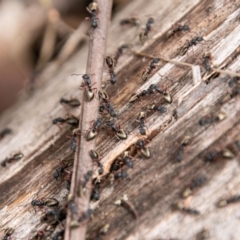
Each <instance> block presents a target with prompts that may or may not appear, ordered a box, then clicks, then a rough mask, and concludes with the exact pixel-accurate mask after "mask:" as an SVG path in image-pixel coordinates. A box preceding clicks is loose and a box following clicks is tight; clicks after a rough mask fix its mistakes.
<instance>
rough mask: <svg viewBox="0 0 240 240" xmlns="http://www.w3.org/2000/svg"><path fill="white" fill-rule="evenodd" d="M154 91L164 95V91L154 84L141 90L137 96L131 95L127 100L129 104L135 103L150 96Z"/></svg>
mask: <svg viewBox="0 0 240 240" xmlns="http://www.w3.org/2000/svg"><path fill="white" fill-rule="evenodd" d="M154 90H155V91H156V92H158V93H160V94H162V95H164V93H165V92H164V91H163V90H162V89H160V88H159V87H158V86H157V85H156V84H151V85H150V86H149V87H148V89H147V90H143V91H141V92H140V93H138V94H133V95H132V96H131V97H130V99H129V102H130V103H133V102H135V101H136V100H138V99H140V98H142V97H145V96H146V95H151V94H153V93H154Z"/></svg>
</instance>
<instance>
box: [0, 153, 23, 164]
mask: <svg viewBox="0 0 240 240" xmlns="http://www.w3.org/2000/svg"><path fill="white" fill-rule="evenodd" d="M23 157H24V155H23V154H22V153H15V154H14V155H13V156H12V157H9V158H5V159H4V160H3V161H2V162H1V166H2V167H6V166H7V164H9V163H13V162H15V161H18V160H20V159H22V158H23Z"/></svg>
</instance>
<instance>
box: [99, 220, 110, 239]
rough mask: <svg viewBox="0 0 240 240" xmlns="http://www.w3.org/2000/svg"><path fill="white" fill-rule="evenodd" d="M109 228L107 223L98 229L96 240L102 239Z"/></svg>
mask: <svg viewBox="0 0 240 240" xmlns="http://www.w3.org/2000/svg"><path fill="white" fill-rule="evenodd" d="M109 226H110V225H109V224H108V223H107V224H105V225H104V226H102V227H101V228H100V229H99V231H98V232H97V237H96V240H102V239H103V238H102V237H103V236H104V235H105V234H106V233H107V232H108V229H109Z"/></svg>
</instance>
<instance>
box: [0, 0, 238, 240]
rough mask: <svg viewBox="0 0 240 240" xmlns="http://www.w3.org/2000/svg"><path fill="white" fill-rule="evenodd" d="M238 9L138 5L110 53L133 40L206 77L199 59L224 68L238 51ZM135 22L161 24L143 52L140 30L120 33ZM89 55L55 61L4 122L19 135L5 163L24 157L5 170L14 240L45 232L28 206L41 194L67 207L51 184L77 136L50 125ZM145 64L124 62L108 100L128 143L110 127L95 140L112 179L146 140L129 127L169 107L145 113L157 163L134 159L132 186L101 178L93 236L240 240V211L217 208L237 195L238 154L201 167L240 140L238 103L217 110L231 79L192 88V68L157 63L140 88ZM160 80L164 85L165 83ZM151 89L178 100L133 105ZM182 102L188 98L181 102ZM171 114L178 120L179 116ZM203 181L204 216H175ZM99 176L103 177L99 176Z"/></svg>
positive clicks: (4, 195) (2, 202)
mask: <svg viewBox="0 0 240 240" xmlns="http://www.w3.org/2000/svg"><path fill="white" fill-rule="evenodd" d="M236 4H239V2H238V1H232V0H229V1H196V0H191V1H164V2H163V3H160V1H158V0H155V1H153V0H152V1H145V0H142V1H141V0H136V1H132V2H131V3H130V4H129V5H128V6H127V7H126V8H125V9H123V10H122V12H119V13H117V14H116V16H115V17H114V19H113V21H112V25H111V27H110V32H109V39H108V44H109V48H108V53H109V54H113V53H114V52H115V51H116V48H117V47H118V46H119V45H120V44H122V43H131V44H133V45H134V49H136V50H138V51H144V52H146V53H148V54H152V55H155V56H158V55H161V56H165V57H168V58H173V59H174V60H177V61H184V62H188V63H192V64H196V65H200V67H201V70H202V71H203V67H202V65H201V63H202V54H203V53H204V52H206V51H210V52H211V53H212V55H213V64H214V65H215V66H216V67H219V66H220V65H221V64H223V63H224V62H225V61H227V58H228V57H229V56H230V55H231V54H232V53H233V52H234V50H235V49H237V47H238V46H239V45H240V31H239V30H240V29H239V15H240V11H239V8H238V6H237V5H236ZM210 7H211V8H210ZM209 10H211V11H209ZM130 15H135V16H138V17H139V18H140V19H141V20H142V22H143V24H144V23H145V22H146V20H147V18H148V17H149V16H152V17H154V18H155V19H156V24H155V25H154V31H152V32H151V33H150V35H149V40H148V41H147V43H146V44H145V45H144V46H143V47H142V46H141V45H140V44H139V40H138V34H139V32H140V31H141V29H136V28H132V29H121V28H120V26H119V20H120V19H122V18H124V17H128V16H130ZM179 22H180V23H186V24H189V25H190V27H191V31H190V32H189V33H187V34H180V35H179V36H176V37H175V38H173V39H170V40H168V41H166V36H165V35H163V34H164V33H166V31H167V30H168V29H169V28H170V27H171V25H172V24H174V23H179ZM196 34H200V35H201V36H203V37H204V39H205V41H204V42H202V43H201V44H198V45H197V46H195V47H193V49H190V50H189V51H188V54H186V55H185V56H182V57H180V56H179V55H178V52H179V49H180V48H181V46H183V45H184V44H185V43H186V41H187V40H190V39H191V38H192V37H194V36H196ZM86 56H87V45H85V46H84V47H83V48H82V49H81V50H80V51H79V52H77V53H76V55H75V56H74V57H72V58H71V59H70V60H68V61H67V62H66V63H65V64H63V65H62V66H61V68H59V67H58V66H57V65H56V64H54V63H53V64H50V65H49V66H48V67H47V69H46V70H45V71H44V73H43V74H42V76H41V77H40V78H39V79H38V80H37V86H36V89H35V92H34V93H33V94H32V95H29V94H22V96H21V97H20V99H19V101H18V103H17V104H16V105H15V106H13V107H12V108H10V109H9V110H7V111H6V112H5V113H4V114H3V115H2V116H1V118H0V126H1V128H4V127H5V126H9V127H11V128H12V129H13V130H14V133H13V135H12V136H7V137H6V138H5V139H3V140H2V141H1V142H0V155H1V156H2V159H4V158H5V157H7V156H9V155H11V154H12V153H14V152H17V151H21V152H22V153H24V155H25V157H24V158H23V159H22V160H20V161H19V162H17V163H14V164H12V165H9V166H8V167H7V168H1V169H0V174H1V184H0V192H1V195H0V209H1V210H0V219H1V223H0V227H1V229H4V228H6V227H13V228H15V229H16V230H15V233H14V234H13V237H15V238H16V239H28V238H29V236H33V235H34V233H35V234H36V232H37V231H38V230H40V229H42V228H43V225H42V224H41V223H40V220H39V218H40V215H41V212H37V213H35V212H34V210H33V209H32V207H31V205H30V202H31V200H32V198H33V197H34V194H36V193H37V192H39V194H38V196H39V197H50V196H53V197H55V198H57V199H58V200H59V201H60V202H61V204H64V202H65V201H64V199H65V198H66V196H67V193H68V192H67V190H66V189H65V184H64V183H63V182H61V181H55V180H54V179H53V177H52V172H53V171H54V169H56V168H57V166H58V164H59V161H58V160H62V159H65V158H69V157H70V156H72V153H71V151H70V149H69V139H68V138H67V137H66V135H70V133H71V129H70V128H69V127H66V126H63V127H62V130H59V129H58V128H57V127H56V126H53V125H52V123H51V118H55V117H64V116H65V114H66V113H67V111H66V110H65V109H64V108H63V107H62V106H60V104H59V103H58V102H59V99H60V97H63V96H70V95H72V96H76V97H78V95H80V94H81V93H80V91H78V90H77V89H78V86H79V85H80V83H81V76H78V77H77V76H71V74H72V73H81V74H83V73H85V66H86ZM149 62H150V60H147V59H146V61H145V62H144V61H143V59H142V58H139V57H134V56H129V55H127V56H125V57H122V58H121V59H120V62H119V65H118V67H117V68H116V70H117V76H118V87H113V88H112V89H110V87H109V88H108V89H107V91H108V93H109V95H110V97H111V103H112V104H113V105H114V107H115V108H116V109H117V110H118V111H119V119H118V120H117V124H120V125H121V127H122V128H123V129H125V130H126V131H127V132H128V133H129V136H128V139H127V140H126V141H118V140H116V138H115V137H114V135H111V134H108V132H107V131H106V130H103V131H102V132H101V133H100V134H99V135H98V137H97V139H96V140H97V143H98V151H99V152H100V154H101V156H102V162H103V164H104V170H105V173H104V174H105V175H106V176H107V175H108V174H107V173H108V172H109V168H110V166H111V164H112V163H113V161H114V160H115V159H116V157H118V156H119V155H120V154H121V153H122V152H123V151H124V150H125V149H128V148H129V147H130V146H131V145H132V144H134V143H135V142H136V141H137V139H138V138H139V137H141V136H140V135H139V133H138V124H133V122H134V121H135V119H136V116H137V114H138V112H139V111H141V110H142V109H143V110H144V109H146V106H147V105H148V104H150V103H152V102H155V103H159V104H164V105H165V106H166V107H167V110H168V112H167V114H162V115H160V114H158V113H153V114H149V116H148V118H147V120H146V125H147V127H148V128H147V130H148V135H149V136H148V139H149V141H150V142H149V143H148V144H147V146H148V147H149V148H150V149H151V154H152V157H151V158H150V159H144V158H142V156H141V155H140V154H139V153H135V155H134V156H133V161H134V169H133V170H128V173H129V176H130V177H129V179H127V180H123V181H121V180H117V181H115V182H114V183H113V184H111V183H109V178H108V179H104V178H103V179H102V182H101V198H100V201H98V202H91V207H92V208H93V209H94V214H93V219H92V220H91V221H90V222H89V231H88V239H95V237H96V234H97V231H98V229H99V228H100V227H102V226H103V225H104V224H105V223H109V224H110V228H109V232H108V233H107V234H106V235H105V236H104V239H129V240H130V239H134V240H138V239H139V240H140V239H155V240H157V239H170V238H174V239H184V240H185V239H186V240H188V239H189V240H191V239H196V235H197V233H198V232H199V231H201V230H202V229H203V228H208V229H209V230H210V237H209V239H214V240H215V239H217V240H228V239H239V236H240V230H239V227H238V225H239V217H240V212H239V210H238V206H239V204H232V205H231V206H228V207H226V208H223V209H217V208H216V207H215V203H216V201H217V200H218V199H219V198H221V197H230V196H232V195H235V194H240V189H239V183H240V182H239V177H238V176H239V160H238V158H239V153H237V152H236V155H237V154H238V156H237V157H236V158H235V159H233V160H221V161H219V162H217V163H214V164H206V163H205V162H204V161H203V159H204V155H205V154H206V153H207V152H208V151H211V150H221V148H224V147H225V146H226V145H227V144H230V143H232V142H234V141H235V140H237V139H240V136H239V124H240V122H239V117H238V116H239V114H240V104H239V98H238V97H237V98H235V99H232V100H230V101H228V102H226V103H225V104H223V105H221V104H220V103H219V102H220V99H221V98H222V97H223V96H225V95H226V94H227V93H228V92H229V91H230V89H229V88H228V84H227V81H228V80H229V79H230V77H229V76H226V75H220V77H219V78H216V79H214V80H213V81H212V82H211V83H210V84H209V85H206V84H205V83H201V84H200V85H199V86H197V87H195V86H194V81H193V79H192V78H193V77H192V69H191V68H187V67H177V66H175V65H173V64H170V63H165V62H160V64H159V66H158V68H157V71H155V73H154V74H153V76H152V77H151V78H150V79H149V80H148V81H147V82H145V83H143V82H142V80H141V77H140V76H141V73H142V71H143V70H144V68H147V66H148V65H149ZM238 66H239V57H237V58H235V59H234V60H233V61H230V63H229V64H228V66H227V69H231V70H232V71H238ZM203 73H204V71H203ZM159 74H161V75H163V76H165V77H168V79H167V78H162V79H161V77H160V75H159ZM107 78H108V77H107V76H106V79H107ZM152 83H155V84H159V85H160V86H163V85H167V86H168V88H169V91H170V93H171V94H172V96H173V103H172V104H171V105H169V104H166V103H165V102H164V100H163V99H162V97H161V95H154V96H153V97H146V99H144V100H142V101H140V102H137V103H134V104H129V103H128V99H129V96H130V95H131V93H133V92H140V91H141V90H143V89H146V88H147V87H148V86H149V85H150V84H152ZM179 98H182V99H181V101H180V102H179ZM219 110H222V111H224V112H225V113H226V114H227V118H226V119H225V120H223V121H222V122H219V123H216V124H214V125H209V126H206V127H200V126H199V125H198V121H199V119H200V118H201V117H202V116H204V115H211V114H213V113H216V112H217V111H219ZM68 111H69V112H71V113H72V114H74V115H75V116H79V114H80V112H79V110H74V111H72V110H68ZM175 112H177V114H178V119H176V118H175V117H174V116H175ZM90 124H91V123H89V126H90ZM185 135H189V136H191V144H190V145H189V146H187V147H186V149H185V151H184V158H183V161H182V162H181V163H174V161H175V159H176V154H177V149H178V148H179V143H180V142H181V139H182V138H183V137H184V136H185ZM199 175H205V176H206V177H207V179H208V180H207V183H206V184H205V185H204V186H203V187H202V188H200V189H199V190H198V191H196V192H195V193H194V195H193V196H192V197H191V198H189V199H187V200H186V201H185V204H186V206H188V207H191V208H194V209H197V210H199V211H200V212H201V214H200V215H199V216H190V215H185V214H182V213H180V212H175V211H172V209H171V205H172V203H174V202H176V201H178V200H180V193H181V191H182V190H183V188H184V186H186V185H187V184H189V183H190V182H191V180H192V179H193V178H194V177H196V176H199ZM94 176H97V172H95V173H94ZM123 194H127V196H128V198H129V201H131V202H132V204H133V205H134V206H135V208H136V211H137V212H138V215H139V218H138V219H137V220H135V219H134V218H133V216H132V215H131V214H130V213H129V212H128V211H127V210H126V209H125V208H122V207H117V206H115V205H114V202H115V201H116V200H117V199H120V198H121V197H122V196H123ZM30 233H31V234H30ZM29 234H30V235H29Z"/></svg>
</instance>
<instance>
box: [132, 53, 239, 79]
mask: <svg viewBox="0 0 240 240" xmlns="http://www.w3.org/2000/svg"><path fill="white" fill-rule="evenodd" d="M131 51H132V53H134V54H135V55H137V56H141V57H147V58H150V59H154V58H157V57H159V58H160V59H161V60H163V61H165V62H170V63H173V64H176V65H182V66H186V67H193V66H194V64H190V63H186V62H178V61H175V60H171V59H168V58H165V57H161V56H153V55H149V54H145V53H141V52H137V51H134V50H131ZM213 71H215V72H218V73H225V74H227V75H230V76H238V77H240V73H236V72H232V71H229V70H221V69H218V68H213Z"/></svg>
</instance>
